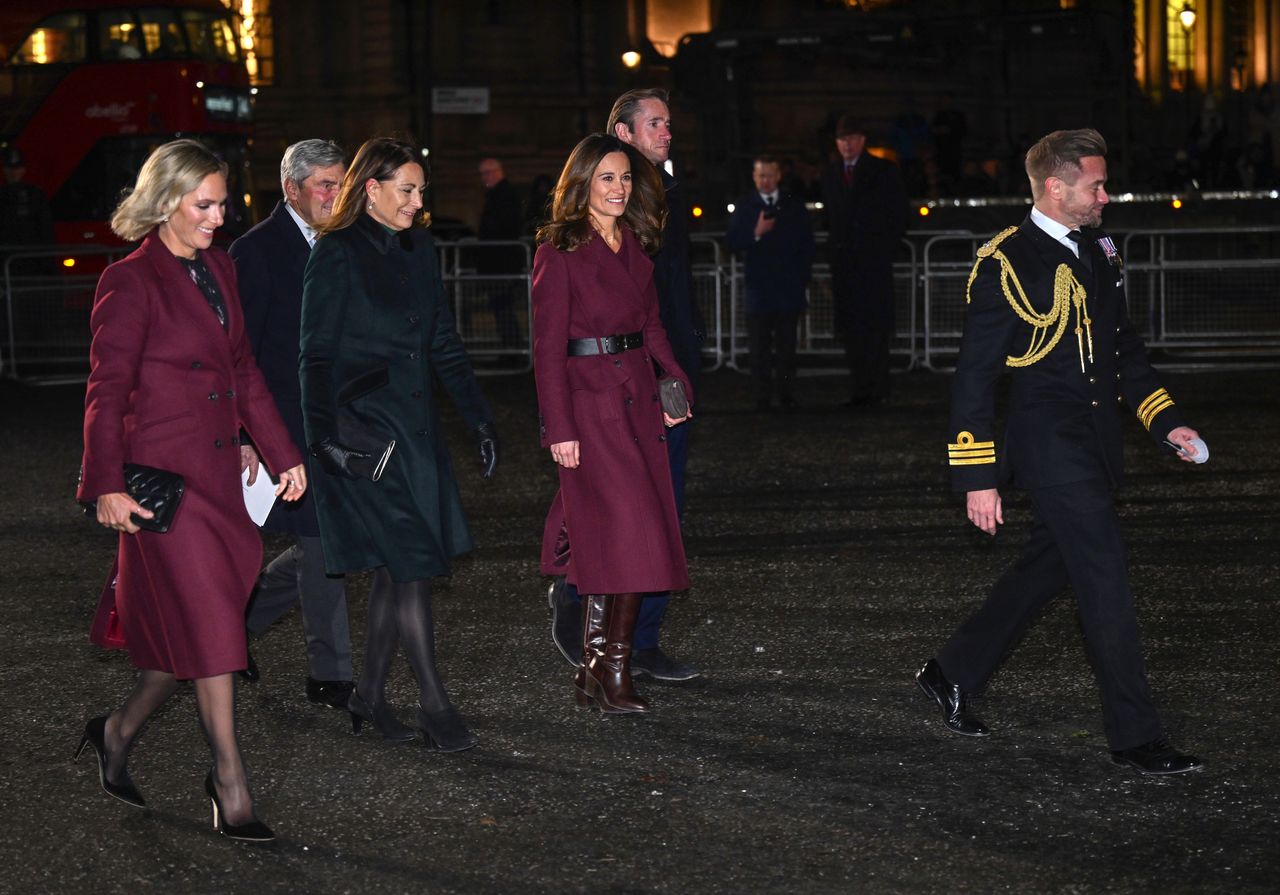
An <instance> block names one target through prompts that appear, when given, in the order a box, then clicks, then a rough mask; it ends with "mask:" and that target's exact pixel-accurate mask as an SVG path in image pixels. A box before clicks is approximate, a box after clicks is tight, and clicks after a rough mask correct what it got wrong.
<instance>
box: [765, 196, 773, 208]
mask: <svg viewBox="0 0 1280 895" xmlns="http://www.w3.org/2000/svg"><path fill="white" fill-rule="evenodd" d="M764 204H765V205H767V206H769V207H770V208H773V196H769V197H767V198H766V199H765V200H764Z"/></svg>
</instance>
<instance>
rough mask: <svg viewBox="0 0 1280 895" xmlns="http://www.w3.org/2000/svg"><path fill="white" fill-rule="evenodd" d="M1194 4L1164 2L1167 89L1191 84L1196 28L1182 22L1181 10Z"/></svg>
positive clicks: (1179, 0)
mask: <svg viewBox="0 0 1280 895" xmlns="http://www.w3.org/2000/svg"><path fill="white" fill-rule="evenodd" d="M1188 6H1191V7H1192V8H1193V9H1194V4H1188V3H1186V2H1185V0H1167V2H1166V3H1165V41H1166V46H1167V52H1166V55H1165V62H1166V64H1167V65H1168V68H1169V89H1170V90H1186V89H1187V88H1189V87H1191V86H1192V83H1191V76H1192V70H1193V68H1194V67H1195V50H1196V43H1195V39H1196V29H1195V27H1194V25H1193V26H1192V27H1190V28H1188V27H1187V26H1186V25H1185V24H1183V21H1182V20H1183V15H1182V14H1183V12H1184V11H1185V9H1186V8H1187V7H1188Z"/></svg>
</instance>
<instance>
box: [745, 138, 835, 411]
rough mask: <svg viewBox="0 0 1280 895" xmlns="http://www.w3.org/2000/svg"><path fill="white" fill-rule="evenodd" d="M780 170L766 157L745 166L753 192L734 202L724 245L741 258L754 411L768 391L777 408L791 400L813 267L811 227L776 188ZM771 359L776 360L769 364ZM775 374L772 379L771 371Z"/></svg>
mask: <svg viewBox="0 0 1280 895" xmlns="http://www.w3.org/2000/svg"><path fill="white" fill-rule="evenodd" d="M780 177H781V171H780V169H779V167H778V162H777V161H776V160H775V159H774V158H772V157H771V156H767V155H761V156H757V157H756V160H755V162H754V163H753V164H752V166H751V180H752V182H753V183H754V184H755V189H754V190H752V191H751V192H750V193H748V194H747V195H745V196H743V197H742V198H741V199H739V200H738V201H737V202H736V203H735V204H734V209H733V214H732V216H731V217H730V218H729V233H728V241H729V248H730V250H732V251H735V252H738V253H740V254H741V255H742V256H743V257H744V258H745V259H746V271H745V273H744V276H743V280H744V283H745V285H746V314H747V338H748V339H749V341H750V348H751V378H752V379H754V380H755V384H756V409H757V410H762V411H767V410H768V409H769V407H770V406H771V402H772V398H773V389H774V387H775V386H776V388H777V391H778V402H779V403H780V404H781V406H782V409H783V410H794V409H796V407H797V406H798V404H797V403H796V397H795V375H796V325H797V324H798V322H799V320H800V315H801V314H803V313H804V310H805V308H806V307H807V306H808V303H809V301H808V296H807V294H806V293H807V290H808V287H809V275H810V272H811V271H812V268H813V251H814V247H813V224H812V223H811V222H810V220H809V212H808V210H807V209H806V208H805V207H804V202H803V201H801V200H799V199H797V198H796V197H795V196H794V195H792V194H791V193H788V192H784V191H783V190H782V188H781V187H780V186H779V181H780ZM775 359H776V360H775ZM775 372H776V381H771V380H774V378H775V377H774V373H775Z"/></svg>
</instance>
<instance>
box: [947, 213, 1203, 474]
mask: <svg viewBox="0 0 1280 895" xmlns="http://www.w3.org/2000/svg"><path fill="white" fill-rule="evenodd" d="M1084 233H1085V236H1086V241H1085V242H1084V244H1082V245H1081V247H1080V251H1081V256H1082V257H1081V259H1077V258H1076V257H1075V255H1073V254H1072V253H1071V250H1070V249H1068V248H1067V247H1066V246H1064V245H1063V244H1061V243H1059V242H1058V241H1057V240H1055V239H1054V238H1053V237H1051V236H1050V235H1049V234H1047V233H1045V232H1044V231H1043V230H1041V229H1040V228H1039V227H1038V226H1036V224H1035V223H1033V222H1032V220H1031V218H1030V217H1028V218H1027V219H1026V220H1024V221H1023V223H1022V225H1021V226H1020V227H1017V228H1016V229H1014V228H1011V229H1010V230H1007V231H1005V232H1004V233H1002V234H1000V235H999V236H997V237H996V238H995V239H993V240H992V241H991V242H989V243H987V244H986V245H985V246H983V247H982V248H981V249H980V250H979V252H978V261H977V262H976V264H975V265H974V269H973V274H972V279H971V283H970V288H969V296H968V300H969V306H968V310H967V312H966V317H965V324H964V335H963V337H962V340H961V343H960V358H959V361H958V363H957V366H956V373H955V378H954V381H953V383H952V394H951V441H950V443H949V445H948V456H949V460H950V466H951V481H952V485H953V487H954V488H955V490H957V491H978V490H984V489H987V488H995V487H997V486H998V485H1000V484H1001V483H1003V482H1005V481H1008V480H1012V481H1013V482H1014V483H1015V484H1017V485H1018V486H1020V487H1022V488H1026V489H1034V488H1041V487H1047V486H1053V485H1065V484H1070V483H1072V482H1079V481H1085V480H1089V479H1099V478H1100V479H1103V480H1106V481H1108V482H1109V483H1110V484H1111V485H1112V487H1118V486H1119V485H1120V484H1121V482H1122V480H1123V468H1122V458H1123V453H1122V447H1123V444H1122V441H1123V439H1122V433H1121V429H1120V426H1121V418H1122V416H1123V415H1124V414H1125V413H1126V412H1133V413H1135V414H1136V415H1137V417H1138V420H1139V422H1141V423H1142V425H1143V426H1144V427H1145V428H1146V429H1147V430H1148V431H1149V432H1150V433H1151V435H1152V437H1153V438H1154V439H1155V440H1156V442H1157V443H1163V441H1164V439H1165V438H1166V437H1167V436H1168V434H1169V432H1170V431H1172V430H1173V429H1175V428H1177V427H1179V426H1182V425H1185V423H1184V422H1183V419H1182V417H1181V414H1180V413H1179V412H1178V409H1177V407H1175V406H1174V403H1173V399H1172V398H1170V397H1169V394H1168V392H1167V391H1165V389H1164V388H1163V387H1162V386H1161V385H1160V381H1159V379H1158V378H1157V376H1156V372H1155V370H1153V369H1152V367H1151V364H1150V362H1149V361H1148V360H1147V355H1146V349H1145V347H1144V346H1143V344H1142V339H1141V338H1140V337H1139V336H1138V334H1137V333H1136V332H1134V329H1133V326H1132V324H1131V323H1130V322H1129V315H1128V311H1127V309H1126V304H1125V293H1124V269H1123V263H1122V262H1121V260H1120V257H1119V254H1118V253H1117V252H1116V251H1115V249H1114V246H1113V245H1112V243H1111V240H1110V239H1109V238H1108V237H1107V236H1106V234H1104V233H1102V232H1101V231H1098V230H1086V231H1084ZM1064 266H1065V268H1066V270H1065V271H1063V273H1062V274H1061V275H1060V273H1059V271H1060V270H1061V269H1062V268H1063V267H1064ZM1060 276H1061V277H1062V279H1063V282H1064V283H1069V282H1070V281H1069V279H1067V277H1068V276H1069V277H1074V278H1075V280H1076V281H1077V282H1078V283H1079V284H1080V285H1081V286H1083V288H1084V305H1083V307H1082V308H1080V309H1079V311H1080V312H1081V313H1079V314H1078V313H1077V308H1076V307H1075V306H1074V305H1073V304H1071V303H1068V307H1066V308H1065V309H1062V311H1061V313H1065V314H1067V315H1068V319H1067V320H1066V321H1065V323H1064V325H1063V326H1062V332H1061V335H1060V336H1059V337H1058V339H1057V342H1056V344H1053V347H1052V348H1051V349H1049V350H1048V351H1047V352H1046V353H1044V356H1043V357H1042V358H1040V359H1038V360H1034V362H1030V363H1028V362H1026V359H1027V357H1028V355H1029V354H1035V353H1040V352H1039V351H1037V350H1036V349H1035V348H1034V347H1033V346H1036V345H1038V346H1039V348H1040V350H1041V351H1042V350H1043V348H1044V346H1047V345H1048V344H1049V343H1050V342H1051V341H1052V340H1053V338H1054V333H1055V332H1056V331H1057V330H1058V323H1059V322H1061V321H1060V320H1059V317H1060V315H1059V314H1058V313H1056V312H1055V311H1054V302H1055V298H1054V297H1055V283H1057V282H1058V281H1059V277H1060ZM1015 279H1016V283H1020V284H1021V286H1022V290H1023V293H1025V296H1026V299H1027V301H1028V302H1029V303H1030V308H1028V307H1026V306H1025V305H1023V302H1022V299H1021V297H1020V295H1019V293H1018V290H1017V288H1016V283H1015ZM1015 305H1016V306H1018V307H1015ZM1024 315H1025V316H1027V317H1031V318H1032V319H1033V320H1037V321H1039V322H1041V323H1044V322H1046V321H1047V322H1048V325H1047V326H1044V327H1041V328H1039V329H1037V328H1036V327H1035V326H1033V324H1032V323H1029V322H1028V321H1027V320H1026V319H1024ZM1038 315H1039V316H1038ZM1086 319H1087V320H1088V321H1089V323H1088V325H1087V326H1086V324H1085V320H1086ZM1077 326H1080V328H1081V329H1082V332H1081V333H1080V336H1079V338H1077V334H1076V331H1075V330H1076V327H1077ZM1090 333H1091V334H1092V340H1093V346H1092V358H1090V346H1089V336H1090ZM1029 349H1031V350H1030V351H1029ZM1006 374H1007V375H1008V377H1009V390H1010V391H1009V409H1008V422H1007V425H1006V427H1005V431H1004V433H1003V434H1000V433H997V431H996V419H995V398H996V386H997V383H998V382H999V380H1000V379H1001V378H1002V377H1003V376H1005V375H1006ZM1126 406H1127V408H1128V411H1126V410H1125V407H1126Z"/></svg>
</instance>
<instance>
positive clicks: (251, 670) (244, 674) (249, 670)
mask: <svg viewBox="0 0 1280 895" xmlns="http://www.w3.org/2000/svg"><path fill="white" fill-rule="evenodd" d="M236 674H238V675H240V678H241V679H242V680H246V681H248V682H249V683H251V684H256V683H257V682H258V679H259V678H260V677H261V675H259V674H258V663H257V662H255V661H253V653H249V662H248V664H247V665H245V666H244V668H241V669H240V670H239V671H237V672H236Z"/></svg>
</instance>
